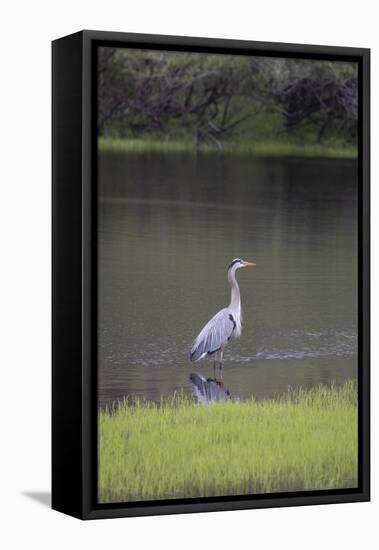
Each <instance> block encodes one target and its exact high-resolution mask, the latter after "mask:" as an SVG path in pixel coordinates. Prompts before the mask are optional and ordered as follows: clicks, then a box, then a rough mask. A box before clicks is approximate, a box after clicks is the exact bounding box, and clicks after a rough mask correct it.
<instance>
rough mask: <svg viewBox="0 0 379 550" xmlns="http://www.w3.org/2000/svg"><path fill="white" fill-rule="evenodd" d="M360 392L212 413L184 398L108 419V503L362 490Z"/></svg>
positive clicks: (322, 391)
mask: <svg viewBox="0 0 379 550" xmlns="http://www.w3.org/2000/svg"><path fill="white" fill-rule="evenodd" d="M356 401H357V392H356V384H355V383H354V382H352V381H349V382H346V383H345V384H344V385H343V386H342V387H335V386H332V387H328V388H327V387H324V386H320V387H317V388H315V389H313V390H310V391H303V390H300V391H297V392H291V393H288V394H287V395H285V396H283V397H282V398H279V399H275V400H264V401H255V400H254V399H251V400H247V401H243V402H240V403H232V402H227V403H226V402H225V403H218V404H213V405H211V406H209V407H204V406H202V405H198V404H195V403H194V402H193V401H192V400H190V399H188V398H186V397H184V396H178V397H174V398H173V399H168V400H162V402H161V403H160V404H159V405H157V404H154V403H150V402H142V401H137V402H135V403H134V404H133V405H132V406H130V404H128V403H127V401H124V402H122V403H119V404H118V405H115V406H114V408H113V409H112V410H110V409H107V410H100V411H99V495H98V496H99V501H100V502H117V501H130V500H150V499H165V498H180V497H199V496H215V495H228V494H247V493H250V494H253V493H267V492H276V491H296V490H302V489H326V488H336V487H339V488H341V487H352V486H355V485H356V483H357V403H356Z"/></svg>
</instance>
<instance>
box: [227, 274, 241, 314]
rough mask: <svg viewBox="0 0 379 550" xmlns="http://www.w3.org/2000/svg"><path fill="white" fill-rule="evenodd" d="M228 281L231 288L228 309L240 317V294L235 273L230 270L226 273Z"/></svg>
mask: <svg viewBox="0 0 379 550" xmlns="http://www.w3.org/2000/svg"><path fill="white" fill-rule="evenodd" d="M228 281H229V284H230V288H231V296H230V306H229V307H230V309H231V310H232V311H233V312H234V313H235V314H236V315H238V317H239V316H240V315H241V294H240V289H239V286H238V283H237V279H236V274H235V271H234V270H232V269H231V270H230V271H229V272H228Z"/></svg>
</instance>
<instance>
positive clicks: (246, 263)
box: [243, 262, 257, 267]
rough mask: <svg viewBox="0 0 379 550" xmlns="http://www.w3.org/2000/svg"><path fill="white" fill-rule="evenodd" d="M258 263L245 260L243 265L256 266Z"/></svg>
mask: <svg viewBox="0 0 379 550" xmlns="http://www.w3.org/2000/svg"><path fill="white" fill-rule="evenodd" d="M256 265H257V264H256V263H255V262H245V263H244V264H243V267H255V266H256Z"/></svg>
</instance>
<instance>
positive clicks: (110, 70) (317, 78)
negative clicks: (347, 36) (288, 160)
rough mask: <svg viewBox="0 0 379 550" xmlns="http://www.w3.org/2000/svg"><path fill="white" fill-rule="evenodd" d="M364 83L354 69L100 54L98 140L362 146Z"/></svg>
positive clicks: (256, 60)
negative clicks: (255, 141) (261, 141)
mask: <svg viewBox="0 0 379 550" xmlns="http://www.w3.org/2000/svg"><path fill="white" fill-rule="evenodd" d="M357 79H358V74H357V66H356V64H354V63H345V62H331V61H314V60H313V61H310V60H301V59H284V58H267V57H247V56H231V55H211V54H198V53H186V52H183V53H179V52H168V51H152V50H132V49H113V48H100V49H99V60H98V98H99V103H98V132H99V135H100V136H105V137H128V138H146V137H149V138H151V137H154V138H157V139H165V140H171V139H172V140H175V139H179V140H183V139H184V140H189V139H191V140H192V141H193V142H194V144H196V145H197V144H201V143H214V144H216V145H217V146H219V147H221V146H222V144H223V143H224V142H230V141H232V140H241V139H249V138H251V139H259V138H271V139H276V138H277V137H278V136H281V137H282V138H283V135H285V136H288V137H290V136H291V139H292V138H294V139H302V140H303V141H304V140H307V141H308V142H314V143H317V142H318V143H320V142H322V141H324V140H326V139H328V138H336V137H337V138H338V139H339V140H340V141H342V142H345V143H355V141H356V134H357V111H358V109H357V104H358V84H357Z"/></svg>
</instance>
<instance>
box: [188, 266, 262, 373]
mask: <svg viewBox="0 0 379 550" xmlns="http://www.w3.org/2000/svg"><path fill="white" fill-rule="evenodd" d="M254 266H256V263H255V262H246V261H245V260H241V259H240V258H235V259H234V260H233V261H232V262H231V263H230V265H229V267H228V281H229V285H230V289H231V297H230V304H229V305H228V307H224V308H223V309H221V310H220V311H219V312H218V313H216V315H214V317H212V319H210V320H209V321H208V323H207V324H206V325H205V326H204V327H203V328H202V329H201V331H200V333H199V334H198V336H197V338H196V339H195V340H194V342H193V344H192V347H191V353H190V360H191V361H192V362H193V363H195V362H196V361H200V360H201V359H203V357H205V356H206V355H214V362H213V369H214V374H215V378H216V368H217V365H218V367H219V370H220V378H221V379H222V367H223V354H224V348H225V346H226V344H227V343H228V342H229V340H230V339H231V337H232V336H233V337H235V338H238V337H239V336H240V335H241V330H242V314H241V294H240V289H239V286H238V283H237V279H236V271H237V269H240V268H241V267H254Z"/></svg>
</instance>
